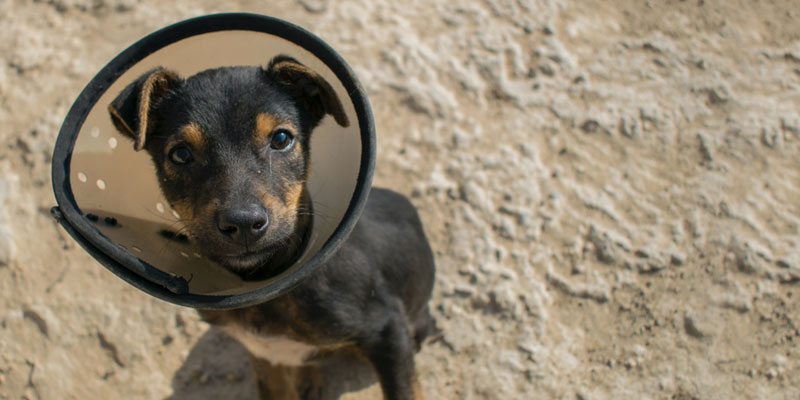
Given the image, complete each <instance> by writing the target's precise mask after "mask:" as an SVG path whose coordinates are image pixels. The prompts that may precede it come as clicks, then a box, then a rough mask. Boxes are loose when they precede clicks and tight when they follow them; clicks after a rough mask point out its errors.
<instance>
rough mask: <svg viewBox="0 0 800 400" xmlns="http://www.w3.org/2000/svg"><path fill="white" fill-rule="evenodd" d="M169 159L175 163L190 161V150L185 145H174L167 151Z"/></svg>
mask: <svg viewBox="0 0 800 400" xmlns="http://www.w3.org/2000/svg"><path fill="white" fill-rule="evenodd" d="M169 159H170V160H172V162H174V163H175V164H188V163H189V162H190V161H192V151H191V150H189V148H188V147H186V146H175V147H173V148H172V150H170V152H169Z"/></svg>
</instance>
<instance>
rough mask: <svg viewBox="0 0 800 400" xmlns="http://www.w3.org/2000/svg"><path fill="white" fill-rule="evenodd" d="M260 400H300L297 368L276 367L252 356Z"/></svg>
mask: <svg viewBox="0 0 800 400" xmlns="http://www.w3.org/2000/svg"><path fill="white" fill-rule="evenodd" d="M251 362H252V364H253V374H254V375H255V378H256V384H257V385H258V398H259V399H260V400H299V399H300V397H299V396H298V395H297V391H296V390H295V379H294V378H295V377H294V374H295V368H293V367H286V366H283V365H275V364H272V363H270V362H269V361H267V360H263V359H260V358H258V357H255V356H252V355H251Z"/></svg>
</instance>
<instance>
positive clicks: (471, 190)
mask: <svg viewBox="0 0 800 400" xmlns="http://www.w3.org/2000/svg"><path fill="white" fill-rule="evenodd" d="M461 198H462V199H463V200H465V201H466V202H467V203H469V204H470V205H472V206H473V207H476V208H478V209H483V210H492V209H494V207H493V206H492V200H491V198H489V195H488V194H487V193H486V190H484V189H483V188H482V187H481V186H480V185H479V184H478V183H477V182H475V181H468V182H467V183H465V184H463V185H462V186H461Z"/></svg>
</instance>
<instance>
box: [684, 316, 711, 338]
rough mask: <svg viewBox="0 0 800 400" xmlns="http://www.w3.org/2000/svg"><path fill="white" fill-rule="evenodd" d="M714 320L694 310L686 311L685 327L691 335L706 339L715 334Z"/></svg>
mask: <svg viewBox="0 0 800 400" xmlns="http://www.w3.org/2000/svg"><path fill="white" fill-rule="evenodd" d="M712 324H713V322H712V321H710V320H709V319H707V318H704V317H703V316H700V315H699V314H697V313H694V312H689V311H687V312H685V313H684V315H683V329H684V330H685V331H686V333H687V334H688V335H689V336H692V337H694V338H697V339H706V338H709V337H711V336H712V334H713V325H712Z"/></svg>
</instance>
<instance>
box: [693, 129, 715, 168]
mask: <svg viewBox="0 0 800 400" xmlns="http://www.w3.org/2000/svg"><path fill="white" fill-rule="evenodd" d="M697 141H698V142H699V144H700V156H701V157H702V159H703V161H704V162H711V161H714V152H713V150H712V148H711V145H710V144H709V141H710V140H709V138H708V137H707V136H706V135H704V134H702V133H698V134H697Z"/></svg>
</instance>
